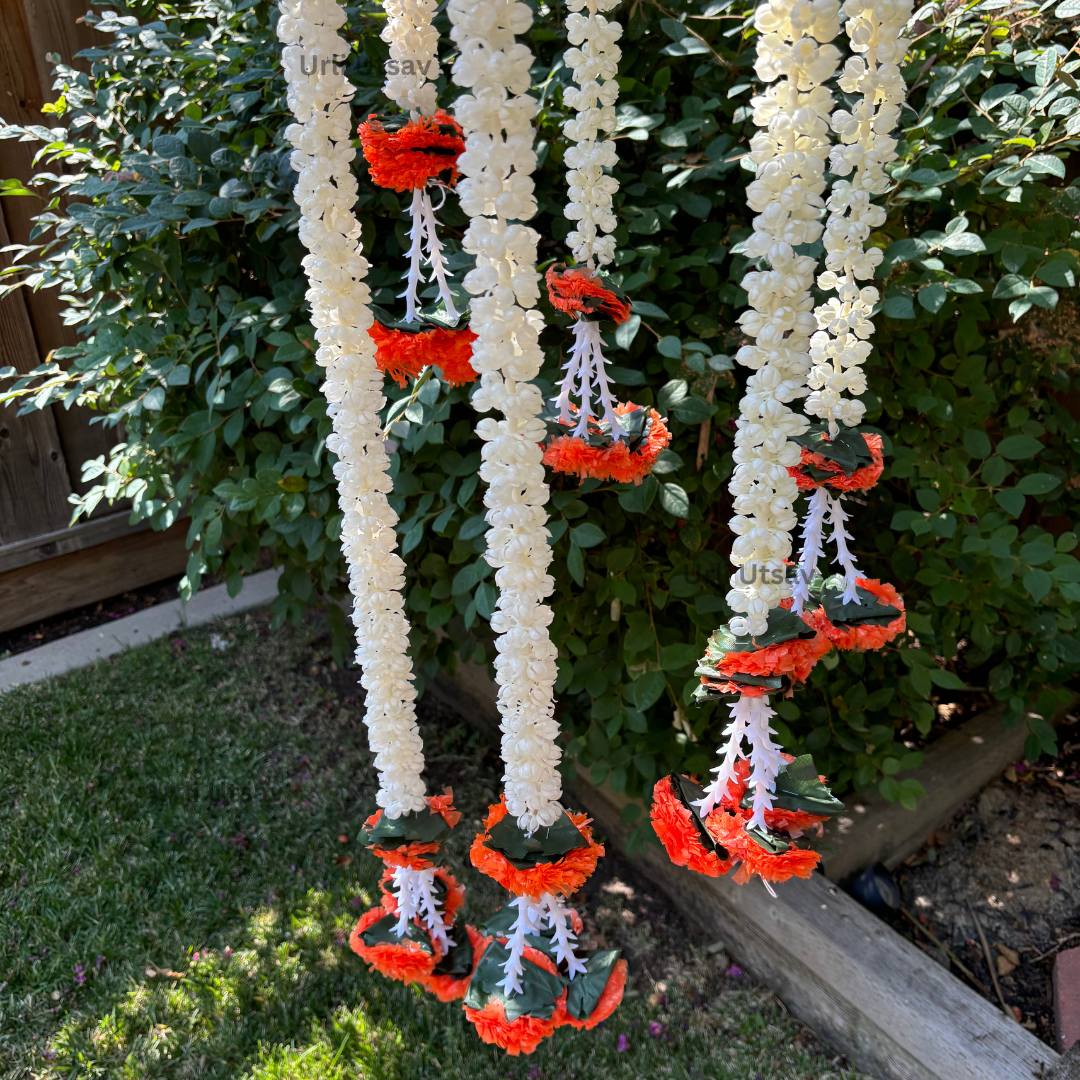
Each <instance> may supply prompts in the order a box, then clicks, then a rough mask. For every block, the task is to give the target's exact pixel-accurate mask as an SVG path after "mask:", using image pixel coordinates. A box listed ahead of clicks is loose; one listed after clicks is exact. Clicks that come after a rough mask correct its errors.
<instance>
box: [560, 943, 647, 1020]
mask: <svg viewBox="0 0 1080 1080" xmlns="http://www.w3.org/2000/svg"><path fill="white" fill-rule="evenodd" d="M629 970H630V969H629V967H628V966H627V963H626V961H625V960H619V961H617V962H616V964H615V967H614V968H612V971H611V975H610V976H609V977H608V981H607V983H606V984H605V985H604V992H603V993H602V994H601V995H600V1000H599V1001H598V1002H597V1003H596V1008H595V1009H593V1011H592V1012H591V1013H590V1014H589V1015H588V1016H586V1017H585V1019H584V1020H578V1019H576V1018H575V1017H573V1016H571V1015H570V1014H569V1013H567V1014H566V1016H565V1018H564V1019H563V1024H565V1025H566V1026H567V1027H572V1028H578V1029H579V1030H582V1029H583V1030H585V1031H591V1030H592V1029H593V1028H594V1027H596V1026H597V1025H598V1024H602V1023H603V1022H604V1021H605V1020H606V1019H607V1018H608V1017H609V1016H610V1015H611V1014H612V1013H613V1012H614V1011H615V1010H616V1009H617V1008H618V1007H619V1005H620V1003H621V1002H622V999H623V994H624V993H625V991H626V979H627V975H628V974H629Z"/></svg>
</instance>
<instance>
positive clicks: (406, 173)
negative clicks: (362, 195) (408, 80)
mask: <svg viewBox="0 0 1080 1080" xmlns="http://www.w3.org/2000/svg"><path fill="white" fill-rule="evenodd" d="M359 135H360V148H361V149H362V150H363V152H364V157H365V159H366V160H367V163H368V170H369V171H370V173H371V180H372V183H374V184H377V185H378V186H379V187H383V188H389V189H390V190H391V191H413V190H415V189H416V188H422V187H425V186H426V185H427V184H429V183H430V182H431V181H433V180H439V179H442V178H443V174H444V173H445V174H447V175H446V177H445V182H446V183H448V184H450V185H453V184H456V183H457V179H458V167H457V159H458V157H459V156H460V155H461V154H462V153H464V151H465V138H464V135H463V133H462V130H461V125H460V124H459V123H458V122H457V121H456V120H455V119H454V118H453V117H452V116H451V115H450V114H449V113H448V112H446V111H445V110H444V109H439V110H437V111H436V112H435V114H434V115H433V116H421V117H419V118H418V119H416V120H410V121H408V123H405V124H401V125H400V126H397V127H390V128H388V127H386V126H385V125H384V124H383V123H382V121H381V120H379V118H378V117H377V116H374V115H372V116H369V117H368V118H367V120H365V121H364V123H362V124H361V125H360V127H359Z"/></svg>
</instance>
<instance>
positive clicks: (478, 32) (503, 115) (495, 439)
mask: <svg viewBox="0 0 1080 1080" xmlns="http://www.w3.org/2000/svg"><path fill="white" fill-rule="evenodd" d="M448 11H449V15H450V22H451V26H452V28H453V29H452V36H453V39H454V41H455V42H456V44H457V46H458V48H459V50H460V53H459V56H458V59H457V61H456V62H455V64H454V69H453V74H454V80H455V82H456V83H457V84H458V85H459V86H461V87H462V88H464V89H465V90H466V91H467V92H466V93H465V94H463V95H462V96H461V97H459V98H458V100H457V103H456V106H455V112H456V116H457V119H458V121H459V123H460V124H461V125H462V127H463V129H464V131H465V143H466V148H465V152H464V153H463V154H462V155H461V158H460V159H459V168H460V169H461V172H462V174H463V179H462V180H461V181H460V183H459V185H458V194H459V197H460V199H461V205H462V207H463V209H464V210H465V213H466V214H467V215H468V217H469V226H468V229H467V230H466V233H465V240H464V247H465V250H466V251H468V252H470V253H471V254H472V255H474V256H475V257H476V267H475V269H474V270H472V271H470V272H469V274H467V275H466V278H465V288H466V290H467V291H468V293H469V294H470V296H471V297H472V320H471V325H472V329H473V330H474V332H475V333H476V334H477V340H476V342H475V343H474V347H473V361H472V362H473V366H474V367H475V368H476V370H477V371H478V372H480V384H479V387H478V388H477V389H476V391H475V392H474V394H473V398H472V401H473V405H474V407H475V408H476V409H477V411H478V412H482V413H483V412H489V411H491V410H497V411H498V412H499V413H501V414H502V418H501V419H495V418H493V417H484V418H483V419H482V420H480V422H479V423H478V424H477V432H478V434H479V435H480V438H481V439H482V440H483V442H484V447H483V452H482V464H481V467H480V475H481V477H482V478H483V480H484V481H485V483H486V484H487V491H486V493H485V495H484V504H485V506H486V507H487V521H488V533H487V554H486V558H487V561H488V562H489V563H490V564H491V565H492V566H493V567H495V583H496V586H497V588H498V600H497V602H496V607H495V611H494V613H493V614H492V617H491V626H492V629H493V630H494V631H495V634H496V638H495V647H496V651H497V657H496V660H495V681H496V682H497V684H498V687H499V693H498V705H499V712H500V715H501V717H502V732H503V736H502V750H503V760H504V762H505V766H506V771H505V774H504V777H503V780H504V790H505V793H506V802H507V806H508V807H509V812H510V814H511V815H512V816H513V817H514V818H515V819H516V820H517V822H518V824H519V826H520V827H521V828H522V829H523V830H525V831H526V832H528V833H532V832H533V831H535V830H536V829H537V828H539V827H540V826H549V825H552V824H554V823H555V822H556V821H557V820H558V818H559V817H560V815H561V814H562V813H563V810H562V806H561V805H560V799H561V797H562V778H561V776H560V775H559V768H558V765H559V759H560V757H561V751H560V749H559V747H558V744H557V742H556V739H557V737H558V734H559V727H558V723H557V722H556V720H555V715H554V714H555V702H554V687H555V678H556V675H557V668H556V658H557V655H558V654H557V651H556V649H555V646H554V644H553V643H552V641H551V635H550V633H549V629H548V628H549V626H550V623H551V619H552V611H551V608H550V607H549V606H548V605H547V603H545V598H546V597H547V596H548V595H549V594H550V592H551V590H552V588H553V587H554V584H555V583H554V579H553V578H552V577H551V575H550V574H549V573H548V567H549V565H550V562H551V546H550V544H549V543H548V534H547V498H548V488H547V484H546V482H545V478H544V467H543V464H542V460H541V450H540V443H541V441H542V440H543V438H544V434H545V427H544V422H543V420H542V418H541V413H542V410H543V396H542V395H541V393H540V391H539V390H538V389H537V388H536V387H535V386H533V385H532V383H531V382H530V380H531V379H534V378H535V377H536V376H537V374H538V373H539V371H540V367H541V364H542V363H543V353H542V351H541V349H540V341H539V337H540V332H541V330H542V329H543V318H542V316H541V314H540V312H539V311H537V310H535V306H536V303H537V301H538V300H539V287H538V275H537V272H536V249H537V242H538V239H539V238H538V236H537V233H536V232H535V231H534V230H533V229H530V228H528V227H527V226H525V225H523V224H521V222H523V221H527V220H528V219H529V218H531V217H532V216H533V215H534V214H535V213H536V199H535V196H534V192H533V180H532V172H533V169H534V168H535V167H536V153H535V150H534V148H533V138H534V130H533V117H534V116H535V114H536V109H537V104H536V101H535V100H534V99H533V98H532V97H530V96H529V93H528V90H529V87H530V84H531V80H530V67H531V64H532V53H531V52H530V50H529V49H528V47H527V46H526V45H524V44H522V43H521V42H519V41H516V40H515V35H517V34H521V33H523V32H524V31H526V30H528V28H529V26H530V25H531V23H532V13H531V11H530V10H529V8H528V6H527V5H525V4H524V3H520V2H517V0H485V2H484V3H476V2H473V0H450V3H449V6H448Z"/></svg>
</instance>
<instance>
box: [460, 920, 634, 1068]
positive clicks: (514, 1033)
mask: <svg viewBox="0 0 1080 1080" xmlns="http://www.w3.org/2000/svg"><path fill="white" fill-rule="evenodd" d="M572 914H573V916H574V919H575V920H576V927H575V933H579V932H580V923H581V920H580V918H579V917H578V915H577V912H572ZM489 940H490V939H489ZM502 940H503V941H504V942H505V939H502ZM522 956H523V959H524V960H525V961H526V963H529V964H533V965H535V966H536V967H537V968H539V969H541V970H542V971H545V972H547V973H548V974H549V975H555V976H558V977H560V978H561V977H562V976H561V974H560V972H559V969H558V967H557V966H556V964H555V962H554V960H553V959H552V958H551V957H550V956H549V955H548V954H547V953H546V952H543V951H542V950H540V949H534V948H532V947H531V946H526V947H525V949H524V951H523V954H522ZM628 974H629V968H628V966H627V963H626V961H625V960H618V961H616V962H615V964H614V966H613V967H612V969H611V974H610V975H609V976H608V979H607V982H606V983H605V984H604V989H603V990H602V991H601V993H600V997H599V999H598V1000H597V1002H596V1005H595V1006H594V1007H593V1010H592V1012H591V1013H589V1015H588V1016H585V1017H576V1016H574V1015H573V1014H571V1013H570V1012H569V1011H568V1010H567V1007H566V1006H567V997H568V989H569V988H568V985H564V988H563V990H562V993H561V994H559V996H558V998H557V999H556V1001H555V1007H554V1009H553V1010H552V1012H551V1015H550V1016H530V1015H528V1014H525V1015H523V1016H517V1017H515V1018H514V1019H513V1020H511V1019H509V1018H508V1017H507V1015H506V1009H505V1007H504V1006H503V1004H502V1002H501V1001H498V1000H495V999H491V1000H489V1001H487V1002H486V1003H485V1004H484V1006H483V1008H480V1009H474V1008H470V1007H469V1006H468V1005H466V1006H465V1018H466V1019H467V1020H468V1021H469V1023H471V1024H472V1025H473V1027H474V1028H475V1029H476V1033H477V1035H479V1036H480V1038H481V1040H482V1041H483V1042H486V1043H488V1044H489V1045H492V1046H497V1047H499V1049H501V1050H505V1051H506V1053H507V1054H509V1055H510V1056H511V1057H516V1056H518V1055H519V1054H531V1053H532V1052H533V1051H534V1050H535V1049H536V1048H537V1047H538V1046H539V1045H540V1044H541V1043H542V1042H543V1041H544V1040H545V1039H546V1038H548V1037H549V1036H551V1035H552V1034H554V1032H555V1031H556V1030H558V1029H559V1028H561V1027H570V1028H575V1029H577V1030H579V1031H591V1030H592V1029H593V1028H595V1027H597V1026H598V1025H599V1024H602V1023H603V1022H604V1021H605V1020H606V1019H607V1018H608V1017H609V1016H611V1015H612V1013H614V1012H615V1010H616V1009H617V1008H618V1007H619V1005H620V1004H621V1002H622V999H623V994H624V993H625V992H626V980H627V976H628ZM526 978H528V976H527V975H526ZM564 984H565V980H564Z"/></svg>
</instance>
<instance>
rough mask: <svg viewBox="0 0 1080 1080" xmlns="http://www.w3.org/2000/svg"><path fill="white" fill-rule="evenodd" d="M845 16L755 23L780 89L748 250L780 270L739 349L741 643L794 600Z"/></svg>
mask: <svg viewBox="0 0 1080 1080" xmlns="http://www.w3.org/2000/svg"><path fill="white" fill-rule="evenodd" d="M838 11H839V5H838V3H837V2H836V0H812V2H806V0H799V2H795V0H768V2H766V3H763V4H761V5H759V7H758V9H757V12H756V14H755V17H754V22H755V25H756V27H757V29H758V31H759V34H760V36H759V38H758V43H757V61H756V64H755V70H756V71H757V74H758V77H759V78H761V79H762V80H763V81H764V82H767V83H772V84H773V85H771V86H769V87H768V88H767V89H766V90H765V91H764V93H762V94H760V95H758V96H757V97H755V98H754V99H753V101H752V105H753V118H754V123H755V124H756V125H757V126H758V127H759V128H761V129H762V130H761V131H759V132H757V133H756V134H755V135H754V137H753V139H752V140H751V144H750V154H749V158H750V161H751V162H753V164H754V166H755V169H756V174H757V175H756V177H755V179H754V180H753V181H752V182H751V183H750V184H749V185H748V187H747V199H748V201H749V204H750V207H751V209H752V210H754V211H755V213H756V214H757V216H756V217H755V218H754V222H753V226H754V231H753V233H752V234H751V236H750V238H749V239H748V240H747V242H746V244H745V245H744V250H745V252H746V254H747V255H749V256H750V258H752V259H766V260H768V263H769V266H770V269H768V270H752V271H750V272H749V273H748V274H747V275H746V276H745V277H744V278H743V287H744V288H745V289H746V291H747V294H748V297H749V300H750V310H749V311H747V312H745V313H744V314H743V315H742V316H741V317H740V319H739V323H740V325H741V326H742V329H743V331H744V332H745V333H746V334H748V335H749V336H751V337H753V338H754V339H755V342H754V344H752V345H745V346H743V347H742V348H740V349H739V351H738V353H737V354H736V358H737V359H738V360H739V361H740V363H742V364H745V365H746V366H747V367H749V368H751V369H752V370H753V372H754V374H752V375H751V376H750V377H749V379H748V380H747V384H746V392H745V394H744V396H743V399H742V401H741V402H740V406H739V413H740V415H739V420H738V421H737V426H736V434H735V451H734V460H735V470H734V473H733V475H732V478H731V483H730V491H731V495H732V499H733V504H734V509H735V516H734V517H733V518H732V521H731V529H732V532H733V533H734V534H735V541H734V543H733V544H732V553H731V561H732V563H733V564H734V565H735V567H736V571H735V573H734V574H733V575H732V578H731V586H732V587H731V591H730V592H729V593H728V594H727V600H728V604H729V605H730V607H731V609H732V611H734V612H736V613H737V614H736V615H735V617H734V618H732V620H731V622H730V627H731V631H732V633H734V634H735V635H736V636H742V635H745V634H750V635H755V636H756V635H759V634H763V633H764V632H765V628H766V625H767V622H768V615H769V611H770V609H771V608H773V607H775V606H776V605H777V604H778V603H779V602H780V600H781V599H782V598H783V597H784V596H785V595H787V588H788V587H787V584H786V580H785V579H786V574H785V569H784V568H785V563H786V561H787V559H788V558H789V557H790V555H791V534H792V531H793V530H794V528H795V525H796V521H797V518H796V516H795V511H794V509H793V507H794V502H795V498H796V494H797V487H796V484H795V481H794V480H793V479H792V477H791V476H790V475H789V474H788V471H787V470H788V466H791V465H795V464H797V463H798V461H799V455H800V450H799V447H798V445H797V444H795V443H793V442H791V441H790V438H791V437H792V436H797V435H801V434H802V433H803V432H804V431H805V430H806V426H807V424H806V420H805V418H804V417H803V416H801V415H800V414H799V413H796V412H795V411H793V410H792V409H790V408H789V407H788V402H791V401H793V400H794V399H795V398H797V397H799V396H801V395H802V394H803V393H804V384H805V379H806V371H807V365H808V355H807V354H808V348H809V340H810V335H811V333H812V332H813V328H814V320H813V315H812V307H813V299H812V297H811V293H810V287H811V285H812V283H813V278H814V269H815V265H814V260H813V259H812V258H810V257H809V256H806V255H799V254H797V253H796V251H795V247H796V245H799V244H810V243H814V242H815V241H816V240H818V239H819V238H820V237H821V232H822V224H821V220H820V218H821V211H822V208H823V205H824V203H823V198H822V195H823V192H824V190H825V163H826V161H827V159H828V153H829V123H828V122H829V115H830V113H831V112H832V107H833V96H832V94H831V93H830V91H829V88H828V86H827V85H825V84H826V83H827V81H828V79H830V78H831V77H832V75H833V74H834V73H835V71H836V69H837V66H838V64H839V61H840V54H839V52H838V51H837V49H836V48H835V47H834V46H833V45H831V44H828V42H830V41H831V40H832V38H833V37H835V36H836V34H837V33H838V32H839V28H840V27H839V20H838Z"/></svg>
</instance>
